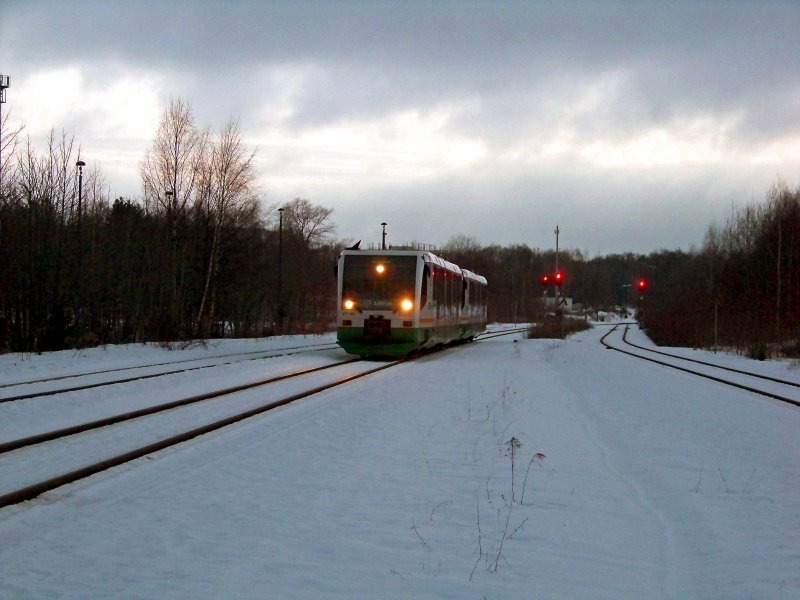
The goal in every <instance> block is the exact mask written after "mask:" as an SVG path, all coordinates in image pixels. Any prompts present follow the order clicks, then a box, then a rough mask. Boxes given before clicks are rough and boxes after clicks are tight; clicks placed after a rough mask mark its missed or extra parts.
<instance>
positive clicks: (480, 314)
mask: <svg viewBox="0 0 800 600" xmlns="http://www.w3.org/2000/svg"><path fill="white" fill-rule="evenodd" d="M336 275H337V294H338V295H337V298H338V311H337V320H336V337H337V343H338V344H339V345H340V346H341V347H342V348H343V349H344V350H345V352H347V353H348V354H356V355H359V356H361V357H402V356H407V355H410V354H413V353H416V352H421V351H425V350H429V349H434V348H438V347H442V346H446V345H451V344H454V343H458V342H467V341H472V340H473V339H474V337H475V336H476V335H478V334H479V333H481V332H483V331H485V330H486V320H487V309H486V300H487V289H488V286H487V281H486V278H485V277H483V276H482V275H478V274H476V273H473V272H471V271H468V270H467V269H462V268H460V267H459V266H458V265H455V264H453V263H451V262H448V261H446V260H444V259H442V258H440V257H438V256H436V255H435V254H433V253H432V252H430V251H425V250H394V249H390V250H361V249H347V250H344V251H343V252H342V253H341V255H340V256H339V259H338V260H337V263H336Z"/></svg>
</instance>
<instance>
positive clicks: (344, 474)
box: [0, 327, 800, 600]
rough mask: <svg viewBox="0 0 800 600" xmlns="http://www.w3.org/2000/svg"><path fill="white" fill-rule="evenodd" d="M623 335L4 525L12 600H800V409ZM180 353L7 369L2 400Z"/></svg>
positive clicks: (73, 359) (185, 464)
mask: <svg viewBox="0 0 800 600" xmlns="http://www.w3.org/2000/svg"><path fill="white" fill-rule="evenodd" d="M607 331H608V328H607V327H597V328H595V329H593V330H591V331H588V332H585V333H583V334H580V335H578V336H575V337H572V338H570V339H569V340H567V341H566V342H564V341H556V340H521V339H516V340H515V339H514V338H512V337H500V338H494V339H490V340H485V341H482V342H479V343H475V344H471V345H468V346H464V347H461V348H458V349H455V350H453V351H450V352H447V353H445V354H442V355H438V356H431V357H428V358H425V359H422V360H420V361H416V362H413V363H410V364H405V365H402V366H400V367H397V368H393V369H389V370H387V371H383V372H381V373H379V374H377V375H374V376H372V377H370V378H367V379H363V380H359V381H358V382H355V383H352V384H350V385H348V386H345V387H341V388H336V389H334V390H330V391H328V392H325V393H323V394H319V395H317V396H313V397H311V398H308V399H306V400H303V401H301V402H299V403H297V404H294V405H291V406H288V407H285V408H283V409H280V410H278V411H277V412H270V413H267V414H265V415H262V416H260V417H256V418H253V419H251V420H249V421H246V422H243V423H240V424H239V425H236V426H232V427H230V428H227V429H224V430H221V431H218V432H216V433H213V434H209V435H207V436H204V437H202V438H199V439H196V440H193V441H192V442H189V443H186V444H183V445H181V446H179V447H177V448H175V449H172V450H167V451H163V452H160V453H158V454H155V455H152V456H149V457H147V458H146V459H142V460H139V461H137V462H134V463H131V464H129V465H127V466H124V467H120V468H117V469H114V470H112V471H110V472H107V473H105V474H102V475H99V476H94V477H92V478H89V479H85V480H82V481H80V482H77V483H75V484H72V485H69V486H65V487H63V488H59V489H58V490H56V491H54V492H50V493H48V494H45V495H43V496H41V497H39V498H37V499H36V500H33V501H30V502H26V503H24V504H22V505H19V506H13V507H9V508H5V509H2V510H0V598H3V599H6V598H12V599H15V598H254V599H256V598H258V599H263V598H280V599H285V598H302V599H308V598H320V599H322V598H325V599H328V598H348V599H349V598H370V599H372V598H415V599H417V598H453V599H468V598H475V599H476V600H480V599H482V598H487V599H493V598H497V599H500V598H502V599H511V598H514V599H516V598H519V599H530V598H546V599H549V598H570V599H575V598H587V599H588V598H591V599H598V598H609V599H624V598H631V599H634V598H635V599H637V600H638V599H641V598H648V599H649V598H655V599H659V598H665V599H666V598H670V599H672V598H676V599H684V598H698V599H700V598H702V599H706V598H718V599H720V600H721V599H726V600H727V599H731V598H742V599H750V598H753V599H766V598H770V599H772V598H775V599H794V598H798V597H800V569H799V568H798V565H800V409H797V408H796V407H793V406H789V405H783V404H779V403H778V402H775V401H772V400H768V399H764V398H761V397H756V396H754V395H752V394H750V393H747V392H744V391H737V390H735V389H732V388H729V387H726V386H723V385H721V384H719V383H715V382H711V381H704V380H700V379H698V378H696V377H692V376H690V375H688V374H685V373H679V372H674V371H671V370H668V369H666V368H664V367H659V366H657V365H653V364H651V363H648V362H645V361H640V360H637V359H635V358H632V357H627V356H624V355H621V354H619V353H617V352H609V351H606V350H605V349H604V348H603V347H602V346H601V345H600V343H599V338H600V337H601V336H602V335H603V334H604V333H606V332H607ZM630 337H631V339H632V341H635V342H637V343H647V342H646V340H644V339H643V336H642V334H640V333H639V332H638V331H635V330H633V331H632V332H631V334H630ZM328 339H329V338H324V337H323V338H316V339H315V340H311V341H316V342H319V341H328ZM295 341H297V340H295ZM270 343H276V342H268V341H261V342H245V341H241V342H226V343H223V344H220V345H218V346H215V347H213V348H208V349H196V350H193V351H191V352H194V353H195V354H198V355H202V354H203V353H205V354H208V355H212V354H213V353H215V352H216V353H222V352H223V351H225V350H227V349H229V348H232V347H233V346H236V350H239V351H241V350H242V349H249V348H253V349H261V348H263V347H267V346H269V345H270ZM282 343H284V345H292V344H287V343H286V342H282ZM327 353H328V354H330V355H332V356H342V357H343V356H344V354H343V353H341V352H340V351H336V350H333V351H327ZM694 355H695V356H696V355H697V353H695V354H694ZM178 356H181V357H182V356H184V354H181V353H178V352H167V351H165V350H161V349H157V348H152V347H145V346H126V347H120V348H107V349H104V350H103V349H98V350H93V351H85V352H80V353H75V352H66V353H57V354H50V355H45V356H35V355H33V356H25V357H20V356H19V355H7V356H2V357H0V384H3V383H7V382H10V381H21V380H28V379H33V378H34V377H41V376H44V375H46V374H50V373H52V374H58V373H62V374H63V373H69V372H76V371H81V370H82V371H88V370H93V369H94V368H96V367H98V366H99V365H102V366H106V367H111V366H115V365H135V364H143V363H148V362H156V361H157V360H158V359H159V358H163V357H165V360H174V359H175V358H176V357H178ZM187 356H188V355H187ZM710 356H711V357H712V358H713V359H714V360H717V361H727V362H730V363H735V364H739V365H740V366H741V365H746V367H747V368H749V369H754V368H759V365H760V364H761V363H754V362H753V361H747V360H745V359H741V358H737V357H723V356H721V355H719V354H718V355H716V356H714V355H710ZM21 359H24V360H21ZM282 360H285V359H269V360H266V361H264V362H263V366H264V370H265V371H267V370H270V369H276V368H278V365H280V361H282ZM258 364H259V362H258V361H254V362H247V363H235V364H231V365H228V366H226V367H225V368H224V369H225V377H226V378H231V379H235V378H236V376H237V374H240V373H241V375H242V377H245V372H244V370H245V369H246V370H247V374H249V375H247V377H250V376H251V375H252V372H253V366H254V365H256V366H257V365H258ZM769 368H770V369H771V370H772V372H773V374H774V373H775V372H776V371H777V372H779V373H780V375H781V376H783V377H786V378H791V379H794V380H800V370H799V369H797V368H796V367H794V368H793V366H792V365H791V364H788V363H785V364H776V363H771V364H770V365H769ZM240 370H241V371H240ZM189 379H192V378H189ZM150 381H151V382H152V381H157V380H150ZM194 381H195V383H196V378H194ZM134 385H142V386H145V385H149V386H152V385H153V384H152V383H148V384H145V383H140V384H134ZM187 385H188V384H187ZM99 389H107V388H99ZM75 393H76V394H78V392H75ZM93 394H94V395H95V396H96V394H97V392H96V391H95V392H93ZM87 397H88V396H87ZM22 402H23V403H25V402H28V401H22ZM34 402H36V400H32V401H30V403H31V404H30V406H34V404H33V403H34ZM14 404H19V403H14ZM15 410H16V411H19V410H20V409H19V408H16V409H15ZM53 410H57V409H55V408H54V409H53ZM32 412H33V410H32ZM3 427H4V426H3V424H2V423H0V434H3V435H4V436H5V437H6V438H11V437H15V436H14V435H13V432H9V431H8V430H7V429H6V430H5V431H4V430H3Z"/></svg>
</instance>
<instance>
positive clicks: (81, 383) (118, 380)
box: [0, 343, 339, 403]
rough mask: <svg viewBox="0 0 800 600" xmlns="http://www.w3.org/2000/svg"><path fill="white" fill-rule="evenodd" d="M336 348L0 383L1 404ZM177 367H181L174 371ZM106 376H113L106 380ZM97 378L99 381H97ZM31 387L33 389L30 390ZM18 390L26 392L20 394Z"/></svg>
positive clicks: (299, 348)
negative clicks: (69, 381) (65, 384)
mask: <svg viewBox="0 0 800 600" xmlns="http://www.w3.org/2000/svg"><path fill="white" fill-rule="evenodd" d="M338 347H339V346H338V345H337V344H335V343H329V344H313V345H308V346H293V347H289V348H282V349H279V350H278V349H276V350H256V351H249V352H231V353H227V354H219V355H215V356H207V357H198V358H187V359H182V360H175V361H168V362H159V363H151V364H144V365H133V366H128V367H119V368H114V369H102V370H96V371H87V372H83V373H70V374H65V375H57V376H54V377H44V378H40V379H31V380H28V381H18V382H13V383H4V384H0V390H1V391H0V403H2V402H14V401H16V400H28V399H30V398H37V397H41V396H53V395H56V394H63V393H67V392H77V391H83V390H88V389H92V388H97V387H103V386H107V385H116V384H122V383H130V382H132V381H138V380H141V379H153V378H156V377H165V376H167V375H176V374H178V373H186V372H189V371H198V370H201V369H210V368H214V367H222V366H226V365H230V364H234V363H237V362H243V361H251V360H263V359H267V358H277V357H280V356H291V355H293V354H298V353H304V352H321V351H323V350H334V349H337V348H338ZM177 365H184V366H181V367H178V368H175V367H176V366H177ZM131 371H136V373H134V374H130V375H126V376H124V377H114V374H116V373H122V372H131ZM108 376H112V377H111V378H109V377H108ZM68 379H71V380H77V381H73V383H72V384H71V385H68V386H59V385H55V386H52V387H51V386H50V384H52V383H53V382H63V381H65V380H68ZM98 379H99V380H98ZM31 388H33V389H32V390H31ZM19 390H29V391H24V392H20V391H19Z"/></svg>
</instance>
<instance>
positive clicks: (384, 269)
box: [375, 264, 386, 275]
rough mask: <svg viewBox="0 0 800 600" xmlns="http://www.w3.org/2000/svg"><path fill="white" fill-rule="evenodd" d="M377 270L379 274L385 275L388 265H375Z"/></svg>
mask: <svg viewBox="0 0 800 600" xmlns="http://www.w3.org/2000/svg"><path fill="white" fill-rule="evenodd" d="M375 272H376V273H377V274H378V275H383V274H384V273H385V272H386V267H385V266H384V265H383V264H378V265H375Z"/></svg>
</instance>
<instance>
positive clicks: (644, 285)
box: [636, 279, 647, 294]
mask: <svg viewBox="0 0 800 600" xmlns="http://www.w3.org/2000/svg"><path fill="white" fill-rule="evenodd" d="M636 287H637V288H638V289H639V292H640V293H642V294H643V293H644V291H645V290H646V289H647V279H640V280H639V281H637V282H636Z"/></svg>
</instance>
